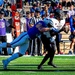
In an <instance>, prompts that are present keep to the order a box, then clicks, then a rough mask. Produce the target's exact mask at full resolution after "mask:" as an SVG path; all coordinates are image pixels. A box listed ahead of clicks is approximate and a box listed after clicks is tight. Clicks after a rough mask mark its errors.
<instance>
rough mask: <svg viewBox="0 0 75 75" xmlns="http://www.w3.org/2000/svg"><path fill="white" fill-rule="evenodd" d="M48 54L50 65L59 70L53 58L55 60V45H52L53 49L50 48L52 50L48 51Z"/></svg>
mask: <svg viewBox="0 0 75 75" xmlns="http://www.w3.org/2000/svg"><path fill="white" fill-rule="evenodd" d="M48 54H49V58H50V59H49V62H48V65H50V66H53V67H54V68H57V66H56V65H54V64H53V58H54V54H55V45H52V47H50V50H48Z"/></svg>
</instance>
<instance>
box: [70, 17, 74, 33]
mask: <svg viewBox="0 0 75 75" xmlns="http://www.w3.org/2000/svg"><path fill="white" fill-rule="evenodd" d="M74 23H75V20H74V19H73V16H71V17H70V28H71V32H73V31H74V30H75V24H74Z"/></svg>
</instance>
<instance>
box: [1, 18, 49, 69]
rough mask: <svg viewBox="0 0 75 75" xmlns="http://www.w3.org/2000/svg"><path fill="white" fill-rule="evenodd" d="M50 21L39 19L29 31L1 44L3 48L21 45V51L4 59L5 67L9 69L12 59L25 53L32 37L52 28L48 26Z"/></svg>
mask: <svg viewBox="0 0 75 75" xmlns="http://www.w3.org/2000/svg"><path fill="white" fill-rule="evenodd" d="M49 22H50V21H49V19H47V20H43V21H39V22H37V23H36V24H35V25H34V26H33V27H32V28H30V29H29V30H28V31H27V32H23V33H21V34H20V36H19V37H17V38H16V39H14V40H13V41H12V42H11V43H7V42H5V43H2V44H0V47H1V48H5V47H12V48H15V47H16V46H20V48H19V52H17V53H14V54H13V55H12V56H10V57H9V58H7V59H6V60H3V61H2V63H3V67H4V69H7V65H8V64H9V62H10V61H12V60H14V59H16V58H19V57H21V56H23V55H24V54H25V52H26V50H27V49H28V47H29V42H30V39H34V38H36V37H37V36H39V35H40V34H41V33H42V32H45V31H49V30H50V28H49V27H47V25H49Z"/></svg>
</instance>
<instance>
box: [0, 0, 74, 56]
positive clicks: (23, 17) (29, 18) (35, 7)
mask: <svg viewBox="0 0 75 75" xmlns="http://www.w3.org/2000/svg"><path fill="white" fill-rule="evenodd" d="M27 2H28V3H29V5H30V6H32V7H30V10H29V11H26V9H24V10H25V11H24V10H23V9H22V11H21V12H19V11H18V12H19V13H20V25H21V30H20V31H21V33H22V32H25V31H27V30H28V29H30V28H31V27H32V26H33V25H34V24H35V23H37V22H38V21H39V20H43V19H44V18H53V17H54V14H53V11H54V10H55V9H57V8H59V9H61V10H63V11H64V12H65V16H64V17H66V18H68V17H69V15H70V13H69V12H68V11H71V9H72V10H74V6H75V0H69V1H66V0H61V1H60V0H56V1H54V0H52V1H51V0H49V1H48V3H47V2H46V4H45V0H44V1H43V0H39V1H38V0H23V5H24V6H26V3H27ZM65 8H66V9H65ZM67 10H68V11H67ZM0 11H3V12H4V17H12V9H11V2H10V1H9V0H3V4H0ZM67 21H68V20H67ZM9 22H10V20H9ZM10 24H12V21H11V22H10ZM10 33H11V32H10ZM59 37H60V35H59ZM59 37H58V38H59ZM60 39H61V38H59V39H58V40H60ZM30 41H31V42H30V46H29V49H28V50H27V52H26V54H28V55H32V56H35V55H39V56H40V55H44V54H45V53H46V51H45V49H44V47H43V44H42V42H41V40H40V36H39V37H38V38H36V39H34V40H30ZM58 46H59V45H57V50H58V51H57V54H63V53H62V52H61V51H60V47H58ZM42 50H43V51H42ZM13 51H14V50H13ZM6 54H7V53H6ZM7 55H8V54H7Z"/></svg>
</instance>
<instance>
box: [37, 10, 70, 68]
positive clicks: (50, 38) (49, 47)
mask: <svg viewBox="0 0 75 75" xmlns="http://www.w3.org/2000/svg"><path fill="white" fill-rule="evenodd" d="M63 13H64V12H63V11H62V10H60V9H56V10H55V11H54V16H55V18H50V26H53V27H51V30H50V31H48V32H43V33H42V35H41V40H42V42H43V44H44V47H45V49H46V51H47V54H46V55H45V57H44V58H43V60H42V62H41V63H40V64H39V65H38V69H42V65H43V64H44V63H45V62H46V61H47V59H49V62H48V65H50V66H53V67H54V68H57V66H56V65H54V64H53V58H54V54H55V51H56V50H55V39H56V35H57V34H58V33H59V32H61V31H65V32H66V33H68V31H69V29H68V27H67V26H66V25H65V19H63V16H64V15H63Z"/></svg>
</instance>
